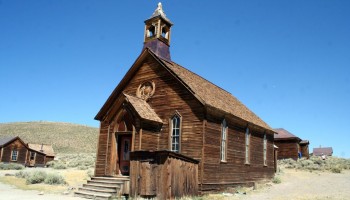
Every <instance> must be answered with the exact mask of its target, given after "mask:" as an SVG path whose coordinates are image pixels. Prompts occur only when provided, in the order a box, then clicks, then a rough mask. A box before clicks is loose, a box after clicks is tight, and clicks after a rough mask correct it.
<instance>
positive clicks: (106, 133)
mask: <svg viewBox="0 0 350 200" xmlns="http://www.w3.org/2000/svg"><path fill="white" fill-rule="evenodd" d="M109 129H110V126H109V123H107V122H104V121H102V122H101V123H100V134H99V137H98V146H97V154H96V164H95V176H105V175H107V174H108V173H109V170H110V167H109V165H108V162H107V161H108V151H109V150H108V147H109V148H110V145H108V142H109V140H110V135H111V134H110V130H109Z"/></svg>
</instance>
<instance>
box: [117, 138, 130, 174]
mask: <svg viewBox="0 0 350 200" xmlns="http://www.w3.org/2000/svg"><path fill="white" fill-rule="evenodd" d="M119 138H120V144H119V145H120V151H119V167H120V168H119V169H120V172H121V173H122V174H123V175H129V169H130V150H131V136H130V135H122V136H119Z"/></svg>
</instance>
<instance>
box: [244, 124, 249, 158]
mask: <svg viewBox="0 0 350 200" xmlns="http://www.w3.org/2000/svg"><path fill="white" fill-rule="evenodd" d="M245 164H250V133H249V128H247V129H246V132H245Z"/></svg>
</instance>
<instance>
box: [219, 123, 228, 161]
mask: <svg viewBox="0 0 350 200" xmlns="http://www.w3.org/2000/svg"><path fill="white" fill-rule="evenodd" d="M227 130H228V127H227V123H226V120H223V121H222V124H221V151H220V158H221V161H222V162H226V157H227Z"/></svg>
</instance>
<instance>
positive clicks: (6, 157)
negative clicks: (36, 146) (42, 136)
mask: <svg viewBox="0 0 350 200" xmlns="http://www.w3.org/2000/svg"><path fill="white" fill-rule="evenodd" d="M14 149H16V150H17V151H18V153H17V155H18V156H17V161H13V160H11V152H12V150H14ZM27 153H28V148H27V147H26V146H25V145H24V144H23V143H22V142H21V141H20V140H19V139H16V140H14V141H13V142H11V143H9V144H7V145H6V146H4V147H3V150H2V158H1V162H5V163H18V164H23V165H25V164H26V163H27V162H26V161H27Z"/></svg>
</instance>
